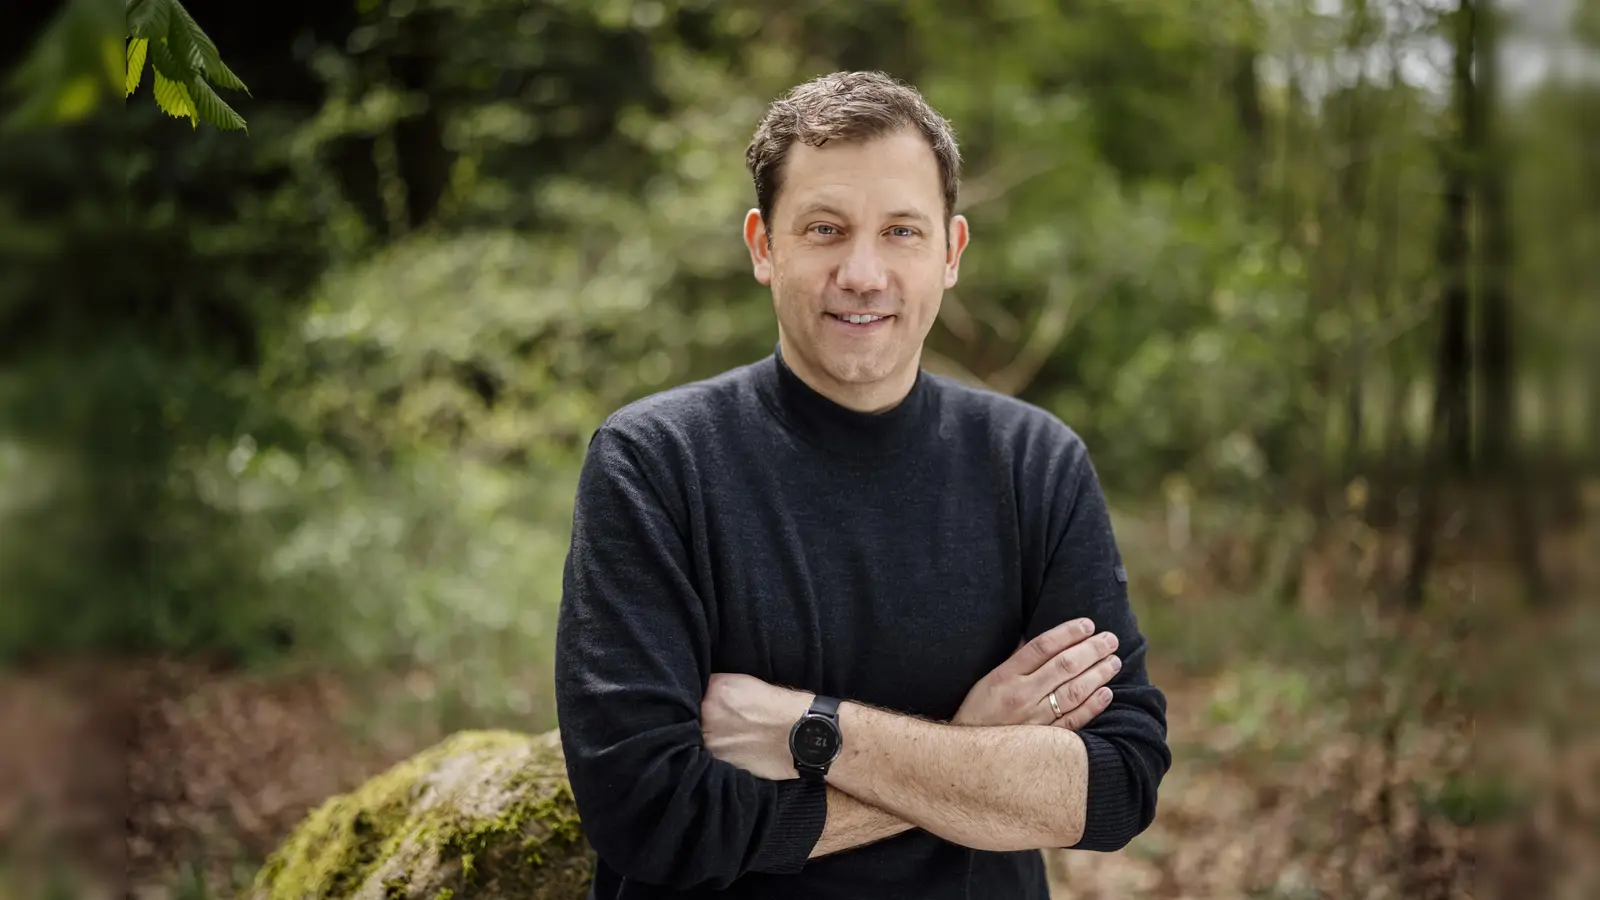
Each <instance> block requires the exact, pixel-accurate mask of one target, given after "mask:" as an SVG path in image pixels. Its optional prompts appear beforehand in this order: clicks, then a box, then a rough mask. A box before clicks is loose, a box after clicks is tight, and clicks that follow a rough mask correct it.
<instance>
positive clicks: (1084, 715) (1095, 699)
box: [1050, 687, 1111, 729]
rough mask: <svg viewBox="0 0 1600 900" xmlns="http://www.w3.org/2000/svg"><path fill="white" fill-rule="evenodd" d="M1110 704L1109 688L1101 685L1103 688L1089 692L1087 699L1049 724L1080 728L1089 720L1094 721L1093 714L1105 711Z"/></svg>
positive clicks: (1096, 714) (1058, 695)
mask: <svg viewBox="0 0 1600 900" xmlns="http://www.w3.org/2000/svg"><path fill="white" fill-rule="evenodd" d="M1056 696H1057V697H1058V698H1059V697H1060V696H1061V695H1060V694H1059V693H1058V694H1056ZM1110 705H1111V688H1108V687H1103V688H1100V689H1098V690H1096V691H1095V692H1094V693H1092V694H1090V695H1089V699H1088V700H1085V701H1084V702H1083V703H1082V704H1081V705H1080V706H1078V707H1077V708H1076V709H1073V710H1071V711H1069V712H1067V714H1066V715H1064V716H1062V717H1061V718H1059V719H1056V720H1055V721H1054V722H1052V723H1050V724H1052V725H1059V726H1061V727H1062V728H1070V729H1078V728H1082V727H1084V726H1085V725H1088V724H1089V723H1090V722H1092V721H1094V717H1095V716H1098V715H1100V714H1101V713H1103V712H1105V711H1106V707H1108V706H1110ZM1062 709H1066V707H1064V706H1063V707H1062Z"/></svg>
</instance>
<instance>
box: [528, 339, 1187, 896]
mask: <svg viewBox="0 0 1600 900" xmlns="http://www.w3.org/2000/svg"><path fill="white" fill-rule="evenodd" d="M573 526H574V531H573V536H572V548H571V553H570V555H569V557H568V561H567V568H566V572H565V590H564V594H563V597H562V602H561V611H560V618H559V625H558V630H557V645H556V658H555V666H556V671H555V685H556V701H557V710H558V714H559V721H560V728H561V739H562V744H563V746H564V748H565V751H566V759H567V769H568V772H569V774H570V776H571V779H572V790H573V793H574V795H575V796H576V798H577V803H578V808H579V811H580V813H581V815H582V819H583V827H584V832H585V834H587V836H588V838H589V840H590V842H591V843H592V844H593V845H594V847H595V849H596V850H597V851H598V854H599V857H600V863H599V867H598V870H597V872H596V876H595V887H594V890H593V894H592V896H594V897H596V898H600V900H620V898H639V897H712V896H715V897H749V898H785V897H795V898H805V900H817V898H819V897H828V898H855V897H860V898H875V900H876V898H890V897H907V898H918V900H937V898H956V897H961V898H968V897H973V898H1007V900H1032V898H1038V900H1045V898H1047V897H1048V892H1047V888H1046V877H1045V868H1044V863H1043V857H1042V856H1041V854H1040V853H1039V852H1038V851H1027V852H1018V853H994V852H985V851H976V850H971V849H968V848H965V847H961V846H958V845H956V844H953V843H951V842H948V841H945V840H943V839H941V838H938V837H936V836H934V835H932V834H929V833H928V832H926V831H923V830H921V829H912V830H910V831H907V832H905V833H903V834H901V835H899V836H897V837H894V838H891V839H889V840H886V841H881V842H879V843H876V844H872V845H868V846H865V847H859V848H856V849H853V850H849V851H845V852H843V853H838V854H834V855H831V856H826V857H822V858H819V859H815V860H811V861H809V862H808V861H807V859H806V857H807V856H808V855H809V853H810V851H811V849H812V847H813V845H814V844H815V843H816V841H817V838H818V836H819V835H820V834H821V832H822V827H823V822H824V819H825V816H826V806H825V803H826V801H825V793H824V791H823V790H822V788H821V787H820V786H814V785H811V784H810V783H808V782H805V781H801V780H798V779H795V780H786V781H776V782H775V781H769V780H765V779H762V778H758V777H756V776H754V775H751V774H750V773H748V772H746V771H743V770H741V769H738V768H736V767H734V766H732V765H729V764H727V763H723V762H720V761H718V760H716V759H714V758H713V757H712V756H711V754H710V752H708V751H707V750H706V749H705V747H704V745H703V744H702V742H701V736H700V725H699V712H700V701H701V698H702V696H703V692H704V690H705V687H706V684H707V680H708V679H709V677H710V676H711V674H712V673H713V672H734V673H744V674H749V675H754V676H757V677H759V678H762V679H764V680H766V681H768V682H770V683H773V684H782V685H786V686H790V687H795V688H799V689H802V690H807V691H816V692H821V693H825V694H828V695H832V696H836V697H842V698H844V699H847V700H859V701H863V702H866V703H870V704H874V705H877V706H880V707H885V708H888V709H892V710H899V711H901V712H906V713H912V714H916V715H919V716H923V717H929V718H934V719H941V720H948V719H949V718H950V717H952V716H953V715H954V714H955V712H956V710H957V709H958V708H959V707H960V705H961V701H962V699H963V698H964V697H965V696H966V694H967V691H968V690H969V689H970V688H971V687H972V686H973V684H974V683H976V682H977V681H978V680H979V679H980V678H982V677H983V676H984V675H985V674H986V673H988V672H989V671H990V670H991V669H993V668H994V667H995V666H996V665H999V664H1000V663H1001V662H1002V661H1004V660H1005V659H1006V658H1007V657H1008V656H1010V655H1011V653H1012V652H1013V651H1015V649H1016V647H1017V643H1018V641H1019V639H1022V638H1031V637H1033V636H1034V635H1037V634H1039V633H1041V632H1043V631H1045V630H1047V629H1049V628H1050V627H1052V626H1054V625H1057V624H1059V623H1061V622H1064V621H1066V620H1068V619H1072V618H1076V617H1079V616H1088V617H1090V618H1091V619H1093V620H1094V623H1095V625H1096V627H1097V629H1099V630H1109V631H1113V632H1115V633H1116V635H1117V637H1118V639H1119V641H1120V647H1119V650H1118V655H1120V656H1121V657H1122V658H1123V661H1124V666H1123V668H1122V671H1121V672H1120V673H1119V674H1118V676H1117V678H1116V680H1115V681H1114V682H1113V683H1112V687H1113V688H1114V689H1115V699H1114V700H1113V702H1112V704H1111V706H1110V708H1109V709H1107V710H1106V711H1105V712H1103V713H1102V714H1101V715H1100V716H1099V717H1098V718H1096V719H1095V721H1094V722H1093V723H1091V724H1090V725H1089V726H1088V727H1086V728H1084V729H1083V730H1082V731H1081V732H1080V733H1081V734H1082V736H1083V740H1084V743H1085V744H1086V746H1087V748H1088V758H1089V806H1088V824H1087V830H1086V832H1085V835H1084V838H1083V841H1082V842H1081V843H1080V844H1079V845H1078V846H1079V848H1081V849H1087V850H1102V851H1108V850H1116V849H1118V848H1120V847H1122V846H1124V845H1125V844H1126V843H1127V842H1128V841H1129V840H1130V839H1132V838H1133V837H1134V836H1135V835H1137V834H1139V833H1140V832H1141V831H1142V830H1143V829H1144V828H1146V827H1147V826H1148V825H1149V824H1150V822H1151V820H1152V819H1153V818H1154V817H1155V811H1156V791H1157V788H1158V787H1159V785H1160V783H1161V779H1162V777H1163V776H1164V775H1165V773H1166V771H1167V769H1168V767H1169V766H1170V765H1171V759H1172V758H1171V754H1170V752H1169V750H1168V748H1167V745H1166V700H1165V697H1164V696H1163V695H1162V693H1161V692H1160V691H1159V690H1158V689H1156V688H1155V687H1152V686H1151V685H1150V683H1149V679H1148V677H1147V675H1146V670H1145V650H1146V642H1145V639H1144V637H1143V636H1142V635H1141V634H1140V633H1139V629H1138V624H1137V622H1136V621H1135V618H1134V615H1133V612H1132V610H1131V609H1130V608H1129V604H1128V595H1127V577H1126V575H1125V573H1124V569H1123V568H1122V560H1121V557H1120V555H1119V553H1118V550H1117V545H1116V543H1115V540H1114V538H1113V536H1112V532H1111V524H1110V519H1109V517H1108V515H1107V510H1106V504H1105V500H1104V497H1103V496H1102V493H1101V489H1100V485H1099V482H1098V480H1097V478H1096V476H1095V472H1094V468H1093V466H1092V465H1091V463H1090V461H1089V457H1088V454H1087V453H1086V451H1085V449H1084V445H1083V443H1082V441H1081V440H1080V439H1079V438H1078V436H1077V435H1076V434H1075V433H1074V432H1073V431H1072V430H1070V429H1069V428H1068V427H1066V426H1065V425H1063V424H1062V423H1061V422H1060V421H1059V420H1057V419H1056V418H1054V417H1053V416H1051V415H1049V414H1048V413H1046V412H1044V411H1042V410H1040V409H1038V408H1036V407H1033V406H1030V405H1027V404H1024V403H1022V402H1019V401H1017V400H1014V399H1010V398H1007V397H1004V396H1001V395H998V394H994V393H990V392H985V391H979V390H975V389H973V388H970V387H967V386H964V385H962V384H959V383H957V382H954V381H951V380H947V379H944V378H940V377H936V376H932V375H929V374H927V373H923V374H921V375H920V376H919V378H918V380H917V383H916V386H915V388H914V389H913V390H912V392H911V394H910V396H909V397H908V398H907V399H906V400H905V402H903V403H902V404H900V405H899V406H897V407H896V408H894V409H893V410H891V411H889V412H887V413H883V414H879V415H866V414H860V413H855V412H852V411H850V410H848V409H845V408H844V407H841V406H838V405H836V404H834V403H832V402H831V401H829V400H828V399H827V398H825V397H823V396H822V395H820V394H818V393H816V392H815V391H813V390H811V389H810V388H809V387H808V386H807V385H806V384H805V383H804V382H802V381H801V380H800V379H799V378H797V377H796V376H795V375H794V373H793V372H792V371H790V370H789V369H788V367H787V366H785V365H784V364H783V361H782V358H781V355H780V354H777V353H774V355H772V356H769V357H767V358H766V359H764V360H762V361H761V362H758V363H754V364H751V365H748V366H743V367H740V368H737V369H734V370H732V371H729V372H727V373H725V374H723V375H720V376H717V377H715V378H712V379H710V380H707V381H702V382H698V383H694V384H689V385H684V386H681V387H677V388H673V389H670V390H667V391H664V392H662V393H659V394H656V395H654V396H651V397H648V398H646V399H643V400H640V401H638V402H636V403H633V404H631V405H629V406H627V407H626V408H624V409H622V410H620V411H618V412H617V413H615V414H614V415H612V416H611V417H610V418H609V419H608V420H607V421H606V422H605V424H604V425H603V426H602V427H601V428H600V429H599V430H598V431H597V432H596V434H595V435H594V437H593V439H592V441H591V443H590V445H589V450H588V455H587V458H586V461H585V463H584V467H583V472H582V476H581V478H580V482H579V487H578V495H577V508H576V511H575V513H574V517H573ZM844 740H845V741H846V742H847V743H848V742H849V741H850V735H849V734H848V733H847V734H845V735H844Z"/></svg>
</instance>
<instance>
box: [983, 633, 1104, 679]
mask: <svg viewBox="0 0 1600 900" xmlns="http://www.w3.org/2000/svg"><path fill="white" fill-rule="evenodd" d="M1091 634H1094V623H1093V622H1091V621H1089V620H1088V619H1072V620H1070V621H1067V622H1062V623H1061V624H1060V625H1057V626H1056V627H1054V628H1052V629H1050V630H1049V631H1046V632H1044V633H1043V634H1041V635H1039V636H1038V637H1036V638H1034V639H1033V640H1031V641H1028V642H1027V643H1024V644H1023V645H1022V646H1020V647H1018V648H1017V652H1016V653H1013V654H1012V655H1011V658H1010V659H1007V660H1006V661H1005V662H1003V663H1001V664H1000V670H1001V671H1002V672H1003V674H1004V676H1005V677H1009V678H1022V677H1025V676H1028V675H1032V674H1034V673H1035V672H1038V671H1039V670H1040V669H1041V668H1042V667H1044V666H1045V665H1046V664H1047V663H1049V662H1050V660H1052V659H1054V658H1056V656H1057V655H1058V654H1060V653H1061V652H1062V651H1064V650H1066V649H1067V648H1069V647H1073V646H1076V645H1077V644H1079V643H1081V642H1082V641H1083V639H1084V638H1087V637H1089V636H1090V635H1091ZM1046 690H1048V688H1047V689H1046Z"/></svg>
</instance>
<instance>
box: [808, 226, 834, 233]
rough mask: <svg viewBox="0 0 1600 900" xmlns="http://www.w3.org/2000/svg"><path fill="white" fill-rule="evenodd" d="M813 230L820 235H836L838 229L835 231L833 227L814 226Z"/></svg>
mask: <svg viewBox="0 0 1600 900" xmlns="http://www.w3.org/2000/svg"><path fill="white" fill-rule="evenodd" d="M811 230H812V231H815V232H817V233H818V234H827V235H831V234H834V233H836V231H837V229H835V228H834V227H833V226H832V225H814V226H812V228H811Z"/></svg>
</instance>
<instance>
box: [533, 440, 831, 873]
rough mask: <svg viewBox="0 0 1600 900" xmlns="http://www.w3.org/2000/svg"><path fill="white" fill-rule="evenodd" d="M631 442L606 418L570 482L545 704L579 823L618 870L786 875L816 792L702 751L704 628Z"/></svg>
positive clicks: (803, 842)
mask: <svg viewBox="0 0 1600 900" xmlns="http://www.w3.org/2000/svg"><path fill="white" fill-rule="evenodd" d="M643 458H644V457H642V456H641V454H640V453H639V452H638V446H637V445H636V444H635V443H633V442H631V441H629V440H628V439H627V438H626V437H624V436H623V435H622V434H619V433H618V432H617V431H616V430H614V429H613V428H612V427H610V426H607V427H602V428H601V429H600V430H599V431H598V432H597V433H596V434H595V435H594V437H593V438H592V439H591V441H590V444H589V449H588V453H587V455H586V458H585V461H584V465H583V469H582V473H581V475H580V477H579V483H578V492H577V501H576V508H575V511H574V514H573V532H572V544H571V549H570V551H569V553H568V557H567V563H566V568H565V571H564V575H563V592H562V598H561V609H560V612H559V615H558V619H557V629H556V648H555V691H556V711H557V716H558V720H559V725H560V733H561V743H562V747H563V749H564V751H565V754H566V766H567V772H568V776H569V778H570V780H571V784H572V792H573V796H574V798H575V799H576V801H577V806H578V812H579V816H580V819H581V821H582V826H583V831H584V834H585V836H586V837H588V839H589V842H590V844H591V845H592V846H593V847H594V848H595V851H596V852H597V853H598V854H599V856H600V857H601V859H603V860H604V861H605V863H606V864H607V865H608V866H610V867H611V868H612V869H614V870H616V871H617V872H619V873H620V874H621V875H622V876H623V877H625V878H628V879H630V880H633V881H638V882H643V883H648V884H654V885H663V886H667V887H670V888H674V889H680V890H681V889H687V888H691V887H697V886H698V887H710V888H714V889H722V888H726V887H727V886H728V885H730V884H731V883H733V882H734V881H735V880H736V879H737V878H739V877H740V876H741V875H744V874H746V873H749V872H766V873H778V874H782V873H794V872H798V871H799V870H800V869H801V868H802V867H803V866H804V864H805V862H806V859H807V857H808V856H809V855H810V852H811V850H812V848H813V846H814V845H815V844H816V842H817V840H818V838H819V837H820V836H821V833H822V827H823V822H824V819H825V817H826V813H827V807H826V794H825V791H824V789H823V788H822V786H821V785H814V784H812V783H811V782H810V781H809V780H806V779H791V780H785V781H771V780H767V779H763V778H758V777H756V776H755V775H753V774H751V773H749V772H747V771H745V770H743V769H739V768H737V767H735V766H733V765H731V764H729V763H725V762H722V761H720V760H717V759H715V758H714V757H712V755H711V753H710V751H708V750H707V749H706V748H705V745H704V742H703V738H702V735H701V731H700V703H701V700H702V699H703V697H704V695H705V688H706V685H707V684H708V682H709V679H710V675H711V672H710V660H711V658H712V654H711V651H712V633H713V627H712V622H711V621H710V619H709V617H708V615H707V610H706V608H705V604H704V603H703V602H702V600H701V597H700V596H699V595H698V593H697V592H696V590H695V587H694V583H693V579H692V570H691V564H690V556H689V553H688V550H687V548H686V546H685V540H684V538H683V536H682V533H681V532H680V530H679V528H678V526H677V525H676V524H675V521H674V517H673V516H672V515H671V514H670V512H669V507H668V505H667V503H666V501H665V498H666V497H670V496H674V495H673V494H671V493H670V492H668V493H663V492H661V491H658V490H656V488H655V487H654V485H653V484H652V482H651V480H650V479H649V478H648V477H647V475H646V470H645V468H644V466H643V464H642V460H643Z"/></svg>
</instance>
